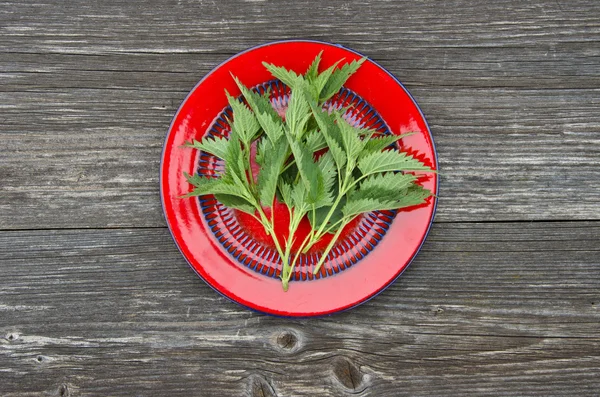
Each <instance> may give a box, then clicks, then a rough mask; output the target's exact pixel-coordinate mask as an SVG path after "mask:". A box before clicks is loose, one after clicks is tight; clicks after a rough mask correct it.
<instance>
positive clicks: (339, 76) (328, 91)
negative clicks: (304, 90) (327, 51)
mask: <svg viewBox="0 0 600 397" xmlns="http://www.w3.org/2000/svg"><path fill="white" fill-rule="evenodd" d="M366 59H367V58H362V59H359V60H358V61H352V62H350V63H347V64H345V65H344V66H342V67H341V68H340V69H336V70H335V71H334V72H333V73H332V75H331V77H330V78H329V79H328V80H327V83H326V84H325V87H323V90H322V91H321V95H320V100H321V101H323V102H324V101H326V100H328V99H329V98H331V97H332V96H333V95H335V94H336V93H337V92H338V91H339V90H340V88H342V86H343V85H344V83H346V81H347V80H348V78H349V77H350V76H352V75H353V74H354V73H355V72H356V71H357V70H358V68H360V65H362V64H363V62H364V61H365V60H366Z"/></svg>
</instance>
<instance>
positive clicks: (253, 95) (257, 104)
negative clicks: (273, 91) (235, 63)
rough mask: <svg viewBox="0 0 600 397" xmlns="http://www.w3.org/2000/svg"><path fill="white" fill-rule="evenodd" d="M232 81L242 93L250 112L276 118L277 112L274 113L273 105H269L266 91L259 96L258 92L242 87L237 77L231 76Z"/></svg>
mask: <svg viewBox="0 0 600 397" xmlns="http://www.w3.org/2000/svg"><path fill="white" fill-rule="evenodd" d="M232 76H233V75H232ZM233 79H234V80H235V83H236V84H237V86H238V88H239V89H240V91H241V92H242V95H243V96H244V98H245V99H246V102H248V105H249V106H250V109H252V111H253V112H254V113H255V114H258V113H267V114H268V115H270V116H271V117H278V115H277V112H276V111H275V109H274V108H273V105H272V104H271V101H270V100H269V92H268V91H266V92H265V93H264V94H263V95H260V94H259V93H258V92H256V91H254V90H251V89H249V88H247V87H246V86H245V85H243V84H242V82H241V81H240V80H239V79H238V78H237V77H235V76H233Z"/></svg>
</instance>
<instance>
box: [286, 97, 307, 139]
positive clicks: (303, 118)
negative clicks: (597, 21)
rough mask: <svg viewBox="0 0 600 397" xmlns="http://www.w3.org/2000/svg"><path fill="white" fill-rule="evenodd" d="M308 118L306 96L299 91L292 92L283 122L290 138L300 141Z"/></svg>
mask: <svg viewBox="0 0 600 397" xmlns="http://www.w3.org/2000/svg"><path fill="white" fill-rule="evenodd" d="M309 118H310V106H309V104H308V101H307V100H306V96H305V95H304V93H303V92H302V91H300V90H295V91H292V93H291V94H290V99H289V102H288V108H287V111H286V112H285V122H286V124H287V126H288V128H289V132H290V133H291V134H292V136H293V137H294V138H295V139H297V140H300V139H301V138H302V135H303V134H302V133H303V130H304V127H305V125H306V123H307V122H308V119H309Z"/></svg>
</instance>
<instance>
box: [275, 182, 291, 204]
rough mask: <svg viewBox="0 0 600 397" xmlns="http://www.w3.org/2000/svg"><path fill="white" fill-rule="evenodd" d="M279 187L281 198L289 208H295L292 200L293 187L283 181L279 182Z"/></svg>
mask: <svg viewBox="0 0 600 397" xmlns="http://www.w3.org/2000/svg"><path fill="white" fill-rule="evenodd" d="M277 185H278V187H279V192H280V193H281V198H282V200H283V202H284V203H285V204H286V205H287V206H288V207H290V208H291V207H293V205H294V200H293V198H292V186H291V185H290V184H289V183H287V182H284V181H283V180H281V179H280V180H279V183H278V184H277Z"/></svg>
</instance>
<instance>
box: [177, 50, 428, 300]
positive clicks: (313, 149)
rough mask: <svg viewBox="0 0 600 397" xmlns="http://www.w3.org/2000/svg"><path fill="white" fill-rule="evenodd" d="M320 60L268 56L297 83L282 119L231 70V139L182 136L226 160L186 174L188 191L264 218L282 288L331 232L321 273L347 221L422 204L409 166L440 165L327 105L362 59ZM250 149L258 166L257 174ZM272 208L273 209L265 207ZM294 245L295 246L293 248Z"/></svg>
mask: <svg viewBox="0 0 600 397" xmlns="http://www.w3.org/2000/svg"><path fill="white" fill-rule="evenodd" d="M320 60H321V54H319V55H318V56H317V57H316V58H315V60H314V61H313V62H312V64H311V65H310V67H309V68H308V70H307V71H306V72H305V73H304V74H297V73H295V72H294V71H292V70H287V69H285V68H283V67H279V66H275V65H271V64H267V63H264V66H265V67H266V68H267V69H268V70H269V72H270V73H271V74H272V75H273V77H275V78H277V79H279V80H280V81H281V82H283V83H284V84H286V85H287V86H288V87H289V88H290V90H291V93H290V97H289V101H288V107H287V110H286V111H285V115H284V117H281V116H280V115H279V114H278V113H277V112H276V111H275V109H274V108H273V106H272V104H271V101H270V99H269V92H265V93H264V94H263V95H260V94H259V93H257V92H255V91H253V90H251V89H249V88H248V87H246V86H244V85H243V84H242V83H241V82H240V81H239V79H237V78H236V77H233V78H234V79H235V81H236V83H237V86H238V87H239V89H240V91H241V93H242V97H243V100H240V99H237V98H234V97H232V96H231V95H229V93H227V92H226V96H227V99H228V101H229V105H230V106H231V109H232V111H233V117H232V120H229V125H230V127H231V133H230V134H229V137H228V138H217V137H207V138H204V139H202V140H201V141H197V140H193V141H192V142H186V146H188V147H192V148H195V149H198V150H201V151H204V152H207V153H210V154H212V155H214V156H216V157H218V158H220V159H222V160H223V162H224V171H223V172H221V173H220V174H218V175H214V176H201V175H198V174H194V175H189V174H187V173H186V174H185V176H186V178H187V180H188V182H189V183H190V184H191V185H193V186H194V189H193V190H192V191H191V192H190V193H188V194H187V195H186V196H184V197H191V196H202V195H209V194H212V195H214V196H215V198H216V199H217V200H219V201H220V202H221V203H222V204H224V205H225V206H228V207H230V208H234V209H237V210H239V211H243V212H245V213H248V214H249V215H251V216H252V217H254V218H255V219H256V220H257V221H258V222H260V224H261V225H262V226H263V227H264V229H265V231H266V233H267V234H269V235H270V236H271V238H272V239H273V243H274V245H275V248H276V250H277V252H278V253H279V256H280V258H281V261H282V264H283V265H282V271H281V274H280V277H281V280H282V284H283V289H284V290H286V291H287V289H288V287H289V281H290V279H291V276H292V274H293V269H294V266H295V264H296V262H297V260H298V258H299V257H300V255H301V254H302V253H306V252H308V250H310V249H311V248H312V247H313V246H314V245H315V244H316V243H317V242H319V241H320V240H321V239H322V238H323V237H324V236H325V235H327V234H333V237H332V239H331V242H330V243H329V244H328V246H327V248H325V250H324V251H323V252H322V253H321V256H320V260H319V262H318V264H317V266H316V267H315V269H314V273H315V274H316V273H318V272H319V270H320V268H321V266H322V265H323V263H324V261H325V260H326V258H327V256H328V254H329V252H330V251H331V249H332V248H333V247H334V246H335V244H336V242H337V240H338V238H339V236H340V234H341V233H342V230H343V229H344V227H345V226H346V225H348V224H349V223H350V222H351V221H352V220H353V219H355V218H356V217H357V216H359V215H361V214H363V213H368V212H372V211H378V210H392V209H398V208H403V207H409V206H413V205H418V204H422V203H424V202H425V200H426V199H427V198H428V197H429V196H431V192H430V191H429V190H427V189H424V188H423V187H422V186H420V185H419V184H417V183H416V181H417V177H416V176H415V174H414V173H413V172H435V171H433V170H431V169H430V168H429V167H428V166H426V165H425V164H423V163H422V162H421V161H420V160H418V159H416V158H414V157H413V156H411V155H409V154H407V153H404V152H401V151H398V150H396V149H390V145H392V144H393V143H395V142H396V141H398V140H399V139H402V138H403V137H405V136H407V135H408V134H404V135H381V134H379V133H377V132H376V131H375V130H372V129H368V128H361V127H356V126H353V125H351V124H350V123H349V122H348V121H346V119H345V118H344V114H346V112H347V111H348V109H342V110H336V109H333V110H331V109H328V107H327V106H324V104H325V103H326V102H327V101H328V100H329V99H330V98H331V97H332V96H333V95H335V94H336V93H337V92H338V91H339V90H340V89H341V88H342V86H343V85H344V83H345V82H346V81H347V79H348V78H349V77H350V76H351V75H352V74H354V73H355V72H356V71H357V70H358V69H359V67H360V65H361V64H362V63H363V62H364V61H365V59H364V58H363V59H360V60H357V61H352V62H350V63H346V64H344V65H342V66H341V67H338V66H339V65H340V63H341V62H342V61H343V60H340V61H338V62H336V63H335V64H334V65H332V66H331V67H329V68H327V69H325V70H324V71H322V72H320V73H319V71H318V69H319V64H320ZM253 146H255V147H256V156H255V159H254V161H255V162H256V164H258V166H259V167H260V171H259V173H258V176H257V177H256V178H255V177H254V175H253V172H252V161H253V159H252V155H251V152H252V147H253ZM275 201H279V202H281V203H283V204H285V206H286V207H287V210H288V212H289V219H290V221H289V226H288V234H287V236H277V235H276V233H275V210H274V209H273V207H274V204H275ZM269 207H271V209H272V210H271V211H265V209H266V208H269ZM267 213H270V216H269V215H267ZM305 217H307V218H308V220H309V221H310V225H311V231H310V232H309V233H308V235H307V236H306V237H305V238H304V239H303V241H301V242H299V241H298V242H297V241H296V239H297V233H296V232H297V231H298V228H299V226H300V223H301V221H302V220H303V219H304V218H305ZM297 243H299V245H298V244H297ZM294 246H297V247H298V248H297V249H295V250H293V248H292V247H294Z"/></svg>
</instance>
